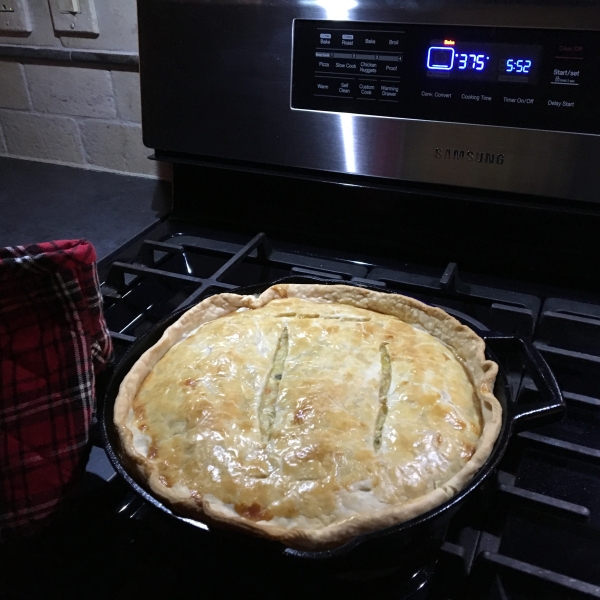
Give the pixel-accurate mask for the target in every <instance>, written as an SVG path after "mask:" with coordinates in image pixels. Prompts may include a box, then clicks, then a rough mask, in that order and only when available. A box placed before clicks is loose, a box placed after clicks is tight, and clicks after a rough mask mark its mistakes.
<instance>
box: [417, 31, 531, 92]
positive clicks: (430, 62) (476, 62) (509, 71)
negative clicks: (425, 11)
mask: <svg viewBox="0 0 600 600" xmlns="http://www.w3.org/2000/svg"><path fill="white" fill-rule="evenodd" d="M541 51H542V47H541V46H525V45H513V44H475V43H471V42H466V43H463V42H460V41H458V40H454V39H445V40H434V41H432V42H431V45H430V46H429V48H428V49H427V57H426V68H427V74H428V75H429V76H430V77H442V78H451V79H472V80H479V81H504V82H517V83H535V82H536V80H537V72H538V66H539V63H540V60H541Z"/></svg>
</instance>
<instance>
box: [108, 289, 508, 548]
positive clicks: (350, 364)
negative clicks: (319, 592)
mask: <svg viewBox="0 0 600 600" xmlns="http://www.w3.org/2000/svg"><path fill="white" fill-rule="evenodd" d="M484 351H485V344H484V342H483V340H482V339H481V338H479V337H478V336H477V335H476V334H475V333H474V332H473V331H472V330H470V329H469V328H468V327H466V326H464V325H462V324H460V323H459V322H458V321H457V320H456V319H454V318H453V317H451V316H450V315H448V314H447V313H446V312H444V311H443V310H441V309H439V308H433V307H431V306H428V305H425V304H423V303H421V302H419V301H417V300H414V299H412V298H407V297H404V296H401V295H398V294H390V293H383V292H375V291H370V290H367V289H364V288H359V287H354V286H346V285H306V284H304V285H299V284H298V285H292V284H287V285H283V284H281V285H275V286H273V287H271V288H269V289H267V290H266V291H265V292H264V293H262V294H261V295H260V296H241V295H236V294H220V295H216V296H212V297H210V298H208V299H206V300H204V301H203V302H201V303H199V304H198V305H196V306H194V307H193V308H192V309H190V310H189V311H188V312H186V313H185V314H184V315H183V316H182V317H181V318H180V319H179V320H178V321H177V322H176V323H175V324H174V325H172V326H171V327H169V328H168V329H167V330H166V331H165V333H164V334H163V336H162V338H161V339H160V341H159V342H158V343H157V344H156V345H154V346H153V347H152V348H150V349H149V350H148V351H146V353H145V354H144V355H143V356H142V357H141V358H140V359H139V360H138V362H137V363H136V364H135V365H134V367H133V368H132V369H131V370H130V372H129V373H128V374H127V375H126V376H125V378H124V379H123V382H122V383H121V387H120V389H119V393H118V396H117V399H116V402H115V408H114V420H115V424H116V426H117V429H118V432H119V436H120V440H121V444H122V450H123V455H124V457H125V461H126V464H127V465H128V466H129V467H130V468H131V469H132V470H133V471H134V472H135V474H136V476H137V478H138V479H139V480H141V481H142V482H143V484H144V485H145V486H146V487H147V488H149V489H150V490H151V492H152V493H153V494H154V495H156V496H158V497H159V498H161V499H162V500H163V501H166V503H167V504H168V505H169V506H170V507H171V508H172V509H173V510H174V511H175V512H177V513H179V514H182V515H185V516H187V517H191V518H194V519H197V520H200V521H202V522H204V523H209V524H211V525H217V526H219V525H220V526H222V527H227V528H230V529H231V528H233V529H236V530H238V531H245V532H249V533H254V534H257V535H260V536H263V537H266V538H269V539H272V540H277V541H280V542H282V543H283V544H285V545H287V546H289V547H293V548H299V549H310V550H318V549H325V548H331V547H335V546H337V545H340V544H343V543H345V542H347V541H348V540H350V539H352V538H353V537H355V536H356V535H359V534H362V533H366V532H371V531H376V530H379V529H383V528H386V527H389V526H392V525H394V524H397V523H401V522H403V521H406V520H408V519H411V518H413V517H416V516H418V515H421V514H423V513H425V512H427V511H428V510H430V509H432V508H434V507H436V506H438V505H440V504H442V503H443V502H445V501H446V500H447V499H449V498H450V497H451V496H453V495H454V494H456V493H457V491H458V490H460V489H461V488H463V487H464V486H466V485H467V483H468V482H469V481H470V479H471V478H472V477H473V476H474V474H475V473H476V472H477V471H478V470H479V469H480V468H481V467H482V465H483V464H484V462H485V461H486V459H487V458H488V456H489V455H490V453H491V451H492V448H493V446H494V443H495V441H496V438H497V436H498V433H499V431H500V425H501V421H502V409H501V406H500V403H499V402H498V400H497V399H496V398H495V397H494V395H493V393H492V390H493V387H494V380H495V377H496V373H497V365H496V364H495V363H494V362H492V361H489V360H486V358H485V355H484Z"/></svg>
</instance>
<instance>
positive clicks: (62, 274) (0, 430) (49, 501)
mask: <svg viewBox="0 0 600 600" xmlns="http://www.w3.org/2000/svg"><path fill="white" fill-rule="evenodd" d="M95 261H96V252H95V250H94V247H93V246H92V245H91V244H90V243H89V242H86V241H85V240H67V241H58V242H49V243H43V244H38V245H32V246H17V247H12V248H4V249H0V540H7V539H11V538H13V537H21V536H24V535H30V534H31V533H33V532H34V531H35V530H36V529H37V528H38V526H39V525H40V524H41V523H42V522H43V520H44V519H45V518H46V517H48V516H49V515H50V514H51V513H52V512H53V511H54V510H55V509H56V508H57V506H58V505H59V503H60V500H61V498H63V497H64V495H65V493H66V492H67V491H68V490H69V489H70V487H71V486H72V484H73V483H74V482H75V481H76V480H77V478H78V476H79V475H81V473H82V472H83V469H84V467H85V462H86V459H87V452H88V450H89V439H90V426H91V423H92V418H93V415H94V409H95V390H94V384H95V376H96V375H97V374H98V373H99V372H100V371H102V370H103V369H104V368H105V366H106V365H107V363H108V362H109V361H110V360H111V359H112V344H111V340H110V337H109V335H108V330H107V328H106V323H105V321H104V317H103V315H102V298H101V295H100V289H99V284H98V275H97V272H96V263H95Z"/></svg>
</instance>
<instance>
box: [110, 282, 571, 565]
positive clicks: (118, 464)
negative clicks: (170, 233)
mask: <svg viewBox="0 0 600 600" xmlns="http://www.w3.org/2000/svg"><path fill="white" fill-rule="evenodd" d="M277 283H311V284H315V283H317V284H325V285H333V284H340V283H344V284H346V285H352V284H349V283H347V282H341V281H331V280H324V279H317V278H313V277H286V278H284V279H280V280H278V281H275V282H272V283H265V284H260V285H255V286H252V287H244V288H239V289H236V290H233V292H234V293H239V294H259V293H261V292H263V291H264V290H265V289H267V288H268V287H270V286H271V285H274V284H277ZM357 287H363V288H367V289H372V290H375V291H378V292H384V293H385V292H387V293H394V292H389V291H388V290H385V289H381V288H379V287H371V286H368V285H362V284H361V285H358V286H357ZM189 308H191V307H186V308H184V309H181V310H178V311H176V312H175V313H173V314H171V315H169V316H168V317H167V318H166V319H164V320H163V321H161V322H160V323H158V324H157V325H156V326H155V327H154V328H153V329H151V330H150V331H148V332H147V333H146V334H145V335H143V336H142V337H141V338H139V339H138V340H136V341H135V342H134V343H133V344H132V346H131V347H130V348H129V350H128V351H127V353H126V354H125V356H124V357H123V359H122V361H121V362H120V363H119V365H117V367H116V368H115V371H114V373H113V376H112V379H111V381H110V383H109V385H108V388H107V392H106V397H105V403H104V411H103V414H102V416H101V418H102V432H103V436H104V442H105V448H106V453H107V454H108V457H109V459H110V462H111V463H112V465H113V466H114V468H115V470H116V471H117V472H118V473H119V474H120V475H121V476H122V477H123V479H125V481H126V482H127V483H128V484H129V485H130V486H131V488H132V489H133V490H134V491H135V492H137V494H138V495H139V496H140V497H141V498H143V499H144V500H145V501H146V502H148V503H149V504H151V505H153V506H154V507H156V508H158V509H160V510H161V511H163V512H164V513H166V514H167V515H168V518H170V519H172V520H175V521H179V522H180V523H185V526H188V527H189V528H193V529H198V526H200V528H202V529H204V530H205V532H206V530H208V531H209V534H210V535H213V536H222V535H229V536H231V535H232V534H223V533H222V532H220V530H216V529H214V528H211V529H209V528H207V527H206V526H204V525H203V524H202V525H199V524H196V526H194V523H195V522H194V521H191V520H190V519H185V518H184V517H180V516H179V515H177V514H175V513H173V512H172V511H171V510H170V508H169V507H168V506H166V505H165V504H163V502H162V500H160V499H158V498H157V497H155V496H154V495H153V494H152V492H151V491H149V489H148V488H146V487H145V486H144V485H143V483H141V482H139V481H138V480H137V479H136V478H135V477H134V476H133V475H132V474H131V473H130V472H129V471H128V470H127V469H126V468H125V466H124V463H123V461H122V458H121V447H120V442H119V437H118V434H117V431H116V428H115V426H114V423H113V408H114V402H115V399H116V397H117V394H118V391H119V385H120V384H121V381H122V380H123V378H124V377H125V375H126V374H127V373H128V372H129V370H130V369H131V367H132V366H133V364H134V363H135V362H136V361H137V360H138V359H139V357H140V356H141V355H142V354H143V353H144V352H145V351H146V350H147V349H148V348H150V347H151V346H153V345H154V344H155V343H156V342H157V341H158V340H159V339H160V337H161V336H162V334H163V332H164V331H165V329H167V327H169V326H170V325H172V324H173V323H174V322H175V321H176V320H177V319H179V317H180V316H181V315H182V314H183V313H184V312H185V311H186V310H189ZM467 325H469V326H470V327H471V328H473V327H472V325H471V324H468V323H467ZM477 333H478V334H479V335H480V336H481V337H482V338H483V339H484V340H485V342H486V355H487V358H489V359H491V360H494V361H495V362H497V363H498V365H499V367H500V369H499V373H498V377H497V379H496V385H495V387H494V394H495V396H496V397H497V398H498V400H499V401H500V403H501V404H502V412H503V414H502V427H501V430H500V434H499V436H498V439H497V440H496V443H495V445H494V448H493V450H492V453H491V454H490V456H489V458H488V460H487V461H486V462H485V464H484V465H483V466H482V467H481V469H480V470H479V471H478V473H477V474H476V475H475V477H474V478H473V479H472V480H471V481H470V483H469V484H468V485H467V486H466V487H465V488H463V489H462V490H460V491H459V492H458V493H457V494H456V495H455V496H453V497H452V498H450V499H449V500H447V501H446V502H444V503H443V504H441V505H439V506H437V507H435V508H433V509H432V510H430V511H428V512H426V513H424V514H422V515H420V516H418V517H416V518H414V519H411V520H409V521H406V522H404V523H400V524H398V525H394V526H393V527H389V528H387V529H384V530H380V531H375V532H372V533H366V534H362V535H359V536H357V537H356V538H354V539H353V540H351V541H350V542H347V543H346V544H344V545H343V546H339V547H337V548H334V549H331V550H324V551H317V552H311V551H300V550H294V549H291V548H285V547H284V546H281V545H279V544H274V543H273V542H266V543H267V544H270V545H271V546H276V547H278V548H279V550H278V552H279V553H281V552H283V554H284V555H287V556H291V557H294V558H296V559H309V560H311V559H312V561H314V560H315V559H317V560H322V559H330V560H331V559H332V560H334V561H335V560H336V559H339V558H341V557H342V558H345V557H347V556H348V555H352V554H356V552H357V549H359V548H358V547H359V546H365V547H368V548H371V547H373V545H375V546H377V547H385V548H387V549H388V550H387V551H389V552H393V553H394V554H396V556H397V555H398V552H400V553H406V552H408V553H409V554H410V555H411V556H412V555H413V554H414V551H415V549H416V547H417V546H419V545H422V544H423V540H426V539H427V540H431V539H433V538H439V537H440V536H439V532H440V531H442V532H443V531H445V528H446V526H447V524H448V522H449V520H450V518H451V517H452V516H453V515H454V513H455V512H456V511H457V510H458V508H459V507H460V506H461V505H463V504H464V503H465V501H466V500H467V498H468V497H469V495H470V494H471V493H472V492H473V491H474V490H475V489H477V488H478V487H479V486H480V485H481V484H482V483H483V482H484V481H485V480H486V478H488V477H489V475H490V474H491V473H492V472H493V471H494V469H495V468H496V466H497V465H498V463H499V461H500V459H501V458H502V456H503V454H504V452H505V450H506V447H507V445H508V443H509V440H510V438H511V436H512V434H513V433H515V432H517V431H521V430H523V429H525V428H527V427H528V426H529V425H532V426H538V425H541V424H546V423H549V422H554V421H557V420H560V419H561V418H562V416H563V413H564V410H565V404H564V400H563V397H562V393H561V391H560V389H559V387H558V385H557V383H556V380H555V378H554V375H553V374H552V372H551V371H550V369H549V367H548V365H547V363H546V361H545V360H544V358H543V357H542V356H541V354H540V353H539V352H538V351H537V349H536V348H535V347H534V346H533V345H532V344H531V343H530V342H528V341H525V340H523V339H521V338H518V337H514V336H506V335H498V334H491V333H489V332H480V331H477ZM496 353H502V355H503V356H507V355H508V356H510V357H511V361H512V360H513V359H515V358H518V360H519V361H520V363H521V365H522V366H523V367H524V369H525V372H526V373H527V374H528V375H529V376H530V377H531V379H532V380H533V382H534V383H535V385H536V387H537V389H538V392H539V395H540V397H541V401H539V402H534V403H526V404H522V405H521V404H515V403H514V401H513V400H512V398H511V392H510V389H509V386H508V382H507V377H506V373H505V371H504V369H503V366H502V363H501V362H500V361H499V360H498V359H497V358H496ZM235 535H237V536H244V537H245V538H248V537H250V536H248V535H247V534H241V533H240V534H235ZM235 535H234V537H235ZM252 539H253V540H255V543H256V544H262V545H263V547H264V544H265V541H264V540H258V538H252ZM238 541H240V540H238ZM244 541H248V540H247V539H245V540H244ZM251 543H252V542H251ZM365 551H366V550H365V549H363V554H364V552H365ZM312 561H311V562H312Z"/></svg>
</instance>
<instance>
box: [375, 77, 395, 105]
mask: <svg viewBox="0 0 600 600" xmlns="http://www.w3.org/2000/svg"><path fill="white" fill-rule="evenodd" d="M399 97H400V81H394V80H385V81H382V80H380V81H379V82H378V83H377V98H378V99H379V100H384V101H388V102H398V98H399Z"/></svg>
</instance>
